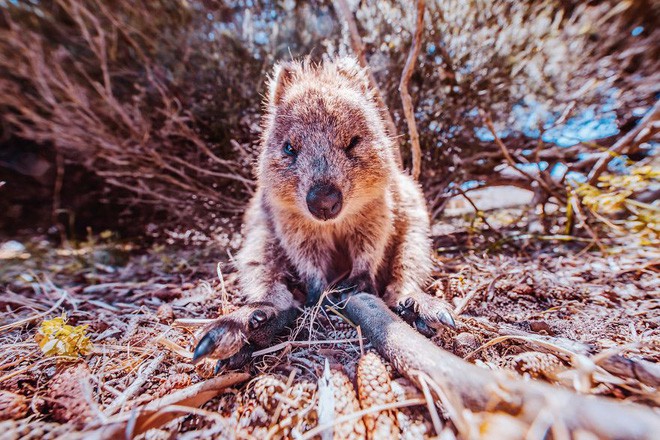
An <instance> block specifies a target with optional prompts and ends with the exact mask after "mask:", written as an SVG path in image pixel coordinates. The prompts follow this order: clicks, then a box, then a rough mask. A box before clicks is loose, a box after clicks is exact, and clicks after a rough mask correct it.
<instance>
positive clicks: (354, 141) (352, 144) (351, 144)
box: [346, 136, 360, 151]
mask: <svg viewBox="0 0 660 440" xmlns="http://www.w3.org/2000/svg"><path fill="white" fill-rule="evenodd" d="M359 143H360V136H353V138H352V139H351V141H350V142H349V143H348V147H346V151H351V150H352V149H353V148H355V146H356V145H357V144H359Z"/></svg>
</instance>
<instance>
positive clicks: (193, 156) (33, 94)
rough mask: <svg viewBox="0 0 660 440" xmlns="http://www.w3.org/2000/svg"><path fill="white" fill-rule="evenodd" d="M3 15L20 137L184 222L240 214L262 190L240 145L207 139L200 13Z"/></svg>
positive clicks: (21, 5)
mask: <svg viewBox="0 0 660 440" xmlns="http://www.w3.org/2000/svg"><path fill="white" fill-rule="evenodd" d="M1 12H2V18H1V20H0V41H1V42H2V43H0V69H2V71H3V72H5V73H4V74H3V75H2V76H1V77H0V109H2V113H3V120H4V121H5V123H6V124H7V126H9V127H10V129H11V132H12V134H13V135H15V136H18V137H21V138H24V139H29V140H33V141H36V142H39V143H42V144H50V145H53V146H54V147H55V148H56V150H57V151H58V152H59V153H61V154H62V155H63V156H64V157H65V158H66V159H67V160H68V161H72V162H77V163H81V164H84V165H85V166H86V167H87V168H88V169H89V170H91V171H93V172H94V173H96V174H98V175H99V176H101V177H102V178H103V179H104V180H105V181H106V182H107V183H108V184H110V185H113V186H115V187H120V188H124V189H127V190H129V191H130V192H131V193H132V194H134V195H135V198H134V200H133V202H139V203H153V204H157V205H158V206H165V207H166V208H165V211H166V212H167V213H168V214H172V215H176V216H177V217H180V218H181V217H185V216H186V215H190V214H192V213H194V209H195V207H201V206H203V207H205V208H207V209H209V210H216V211H224V212H232V211H233V212H236V211H238V210H240V208H241V205H242V202H243V200H244V199H245V195H244V193H245V192H249V191H250V188H251V182H250V180H249V175H250V168H249V167H246V166H245V164H244V163H241V162H240V159H241V155H240V154H239V153H240V151H237V150H240V148H239V144H238V143H236V142H234V143H233V144H232V143H231V142H230V139H228V138H223V139H216V140H218V141H222V142H218V143H213V142H212V141H213V140H209V139H205V138H204V136H203V135H202V134H200V130H199V126H198V123H197V121H196V117H195V115H194V114H193V112H192V111H191V103H190V98H189V95H191V94H192V92H193V90H194V89H192V86H193V85H194V84H193V83H194V81H195V80H196V79H198V78H199V77H200V76H201V75H202V72H204V70H205V69H204V68H203V67H202V66H200V65H199V64H198V63H201V62H203V61H206V62H208V60H204V59H202V60H200V59H199V50H200V49H199V47H198V46H199V45H198V41H197V40H199V35H198V34H199V33H198V30H197V24H196V20H197V15H198V13H197V12H196V10H195V9H194V7H193V6H191V5H188V6H186V4H185V3H181V2H178V1H169V0H162V1H160V0H157V1H150V2H142V3H140V4H139V6H138V5H136V4H134V3H133V2H130V1H127V0H125V1H118V2H111V3H108V2H104V1H100V0H99V1H91V2H83V1H79V0H61V1H60V0H58V1H52V2H51V1H47V2H40V3H38V4H33V3H32V2H17V3H16V5H13V4H12V5H10V6H9V7H7V8H3V10H2V11H1ZM227 58H228V59H229V58H230V57H229V56H228V57H227ZM218 73H219V74H220V75H221V74H222V72H221V71H220V72H216V74H218ZM216 98H218V99H221V98H222V96H216ZM232 145H233V146H232ZM218 188H223V190H222V191H219V190H218Z"/></svg>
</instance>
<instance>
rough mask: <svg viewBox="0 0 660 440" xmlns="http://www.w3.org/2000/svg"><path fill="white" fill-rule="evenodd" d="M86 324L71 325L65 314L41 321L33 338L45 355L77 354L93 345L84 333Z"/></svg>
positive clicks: (88, 351) (88, 350) (84, 353)
mask: <svg viewBox="0 0 660 440" xmlns="http://www.w3.org/2000/svg"><path fill="white" fill-rule="evenodd" d="M86 330H87V324H85V325H79V326H76V327H74V326H72V325H69V324H67V323H66V315H64V314H62V316H58V317H56V318H53V319H48V320H46V321H43V322H42V323H41V326H40V327H39V330H37V334H36V336H35V339H36V341H37V344H39V348H41V351H42V352H43V353H44V354H45V355H46V356H79V355H86V354H88V353H90V352H91V351H92V348H93V345H92V342H91V341H90V340H89V337H87V334H86Z"/></svg>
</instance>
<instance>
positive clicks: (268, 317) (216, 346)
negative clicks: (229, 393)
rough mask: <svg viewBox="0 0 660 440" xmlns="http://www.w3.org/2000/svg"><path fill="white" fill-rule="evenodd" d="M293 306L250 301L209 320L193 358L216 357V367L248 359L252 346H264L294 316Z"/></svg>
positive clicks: (238, 364) (238, 365)
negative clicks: (226, 313) (215, 318)
mask: <svg viewBox="0 0 660 440" xmlns="http://www.w3.org/2000/svg"><path fill="white" fill-rule="evenodd" d="M295 315H296V311H295V309H294V308H292V309H288V310H284V311H280V310H277V309H276V308H275V307H274V306H273V305H272V304H270V303H254V304H249V305H246V306H243V307H241V308H240V309H238V310H236V311H234V312H232V313H230V314H228V315H225V316H222V317H221V318H219V319H217V320H216V321H214V322H213V323H211V324H210V325H209V326H208V327H207V328H206V331H205V333H204V335H203V336H202V338H201V339H200V340H199V342H198V343H197V346H196V347H195V351H194V352H193V362H197V361H199V360H200V359H202V358H205V357H213V358H217V359H219V361H218V366H217V367H216V370H217V369H218V367H224V366H226V367H228V368H231V369H237V368H241V367H243V366H244V365H245V364H246V363H247V361H249V359H250V355H251V353H252V351H253V350H254V348H255V347H265V346H267V345H268V344H270V342H271V341H272V340H273V338H274V337H275V336H277V335H278V334H279V333H281V332H282V330H284V328H285V327H286V326H287V325H288V324H289V323H291V322H293V320H294V319H295Z"/></svg>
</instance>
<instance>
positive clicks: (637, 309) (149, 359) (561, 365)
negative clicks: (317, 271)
mask: <svg viewBox="0 0 660 440" xmlns="http://www.w3.org/2000/svg"><path fill="white" fill-rule="evenodd" d="M496 221H497V217H496V216H493V217H492V218H491V220H490V222H491V224H493V222H496ZM472 226H473V225H471V224H463V223H461V221H459V220H456V221H453V222H450V223H447V224H444V225H439V226H438V227H436V228H434V231H435V234H436V237H435V241H436V245H437V249H438V253H437V255H436V263H437V264H436V270H435V275H434V282H433V283H432V284H431V286H430V287H429V293H430V294H433V295H438V296H440V297H443V298H444V299H446V300H447V301H448V302H449V303H450V304H452V305H453V306H454V311H455V313H456V316H457V318H456V322H457V328H456V329H446V330H444V331H441V332H440V334H438V335H437V336H435V337H434V339H433V340H434V342H436V343H437V344H438V345H440V346H441V347H443V348H445V349H447V350H449V351H451V352H453V353H455V354H456V355H458V356H460V357H462V358H465V359H468V360H469V361H470V362H473V363H475V364H476V365H478V366H481V367H483V368H486V369H504V370H508V371H510V372H511V374H518V375H523V376H524V377H526V378H529V379H530V380H532V379H536V380H544V381H548V382H551V383H553V384H556V385H557V386H561V387H567V388H572V389H576V390H577V391H579V392H582V393H591V394H597V395H604V396H609V397H614V398H616V399H620V400H626V401H634V402H637V403H641V404H644V405H648V406H651V407H656V408H657V407H658V406H659V405H660V398H659V397H658V391H657V390H658V383H657V381H658V379H659V378H660V375H659V374H658V371H657V368H658V367H657V364H656V363H657V362H658V361H660V295H659V292H660V278H659V277H658V270H659V269H660V252H658V251H657V249H653V248H650V247H644V246H640V245H638V244H637V242H636V241H635V240H633V239H625V238H624V239H620V240H618V241H617V242H609V243H608V244H607V250H608V253H607V254H605V255H604V254H602V253H600V252H596V251H595V250H594V249H593V248H592V249H586V247H587V245H588V243H585V242H582V241H580V240H577V241H573V240H571V241H567V240H566V239H565V237H560V236H557V237H546V236H538V237H530V236H528V235H525V234H514V233H507V234H506V235H505V237H506V238H503V236H500V237H498V236H495V237H488V236H486V235H483V234H479V233H474V232H473V230H472V229H471V228H472ZM500 233H501V232H500ZM175 235H176V234H175ZM240 241H241V237H240V234H238V233H230V234H216V235H215V236H213V237H212V241H211V242H205V241H204V240H202V239H200V240H197V241H196V239H195V237H194V234H192V235H191V234H189V235H188V236H186V234H178V235H176V236H174V238H173V239H171V240H170V243H167V241H164V244H155V245H150V246H149V247H146V248H145V247H139V246H137V245H135V244H132V243H126V242H123V241H121V240H119V239H117V238H116V237H115V236H113V235H112V234H110V233H105V234H101V235H99V236H95V237H93V239H88V240H86V241H84V242H78V243H70V244H69V245H68V246H66V247H60V248H55V247H53V246H52V245H51V244H50V243H49V242H47V241H44V240H40V239H37V238H32V239H30V240H23V241H20V242H13V243H10V244H9V245H7V242H5V244H4V245H3V247H2V248H0V258H1V259H0V280H1V284H0V292H1V296H0V307H2V315H1V317H0V420H1V421H0V438H1V439H13V438H83V437H84V438H113V437H114V438H117V437H121V435H123V433H125V434H127V435H137V436H138V438H148V439H161V438H162V439H166V438H184V439H193V438H212V437H217V438H251V437H253V436H259V437H260V438H282V437H290V438H313V437H314V436H315V435H317V434H318V433H319V429H317V430H316V431H314V429H315V428H316V427H318V425H319V420H320V419H322V420H327V415H326V416H324V415H323V414H322V412H323V408H322V405H321V404H320V402H322V400H323V393H324V392H326V391H327V386H328V385H327V384H328V383H330V384H332V385H333V386H332V387H331V390H333V392H334V393H335V396H336V399H337V396H339V398H340V399H343V400H341V402H342V404H341V405H335V419H334V420H335V437H334V438H363V437H364V435H365V434H368V435H369V436H370V437H372V438H378V436H379V434H378V433H381V434H382V433H383V432H387V433H389V434H388V435H398V434H400V433H401V432H403V434H402V436H403V438H426V437H430V436H433V435H435V433H434V429H438V426H437V422H436V423H434V420H433V417H432V414H431V412H429V406H428V405H427V403H428V402H424V401H423V400H424V399H423V396H422V395H421V394H420V392H419V391H417V390H416V389H414V387H412V385H411V384H410V383H409V382H407V380H406V379H403V378H401V377H400V376H399V375H398V373H397V372H396V371H395V370H394V369H393V368H392V367H391V366H389V365H387V363H386V362H384V361H383V360H381V359H380V358H379V357H377V356H375V355H373V354H366V353H370V351H369V349H370V346H369V343H368V341H366V340H364V339H362V338H361V336H360V334H361V333H360V330H359V329H356V328H354V327H353V326H352V325H351V323H350V322H347V320H345V319H344V318H343V317H342V315H341V311H339V310H322V309H321V308H319V307H316V308H313V309H307V310H305V311H303V312H302V314H301V316H300V318H299V319H298V321H297V323H296V326H295V328H294V329H291V331H290V332H289V333H287V334H285V335H282V337H281V338H280V339H279V340H278V341H276V343H275V345H274V346H273V347H272V348H269V349H265V350H262V351H260V352H257V354H258V355H257V356H256V357H255V358H254V362H253V364H252V365H251V367H250V369H249V373H250V374H249V376H246V375H242V374H234V375H233V376H232V374H231V373H225V372H223V373H221V374H220V375H219V376H216V379H214V374H213V367H214V363H213V362H211V361H208V362H203V363H201V364H198V365H193V364H192V363H191V350H192V348H193V347H194V344H195V338H196V333H198V332H199V330H200V328H201V327H202V326H203V325H204V323H205V322H207V321H205V320H208V319H211V318H213V317H216V316H218V315H219V314H222V313H227V312H228V311H231V310H232V308H233V307H235V306H236V304H235V303H234V300H233V298H234V295H233V293H234V292H235V285H236V279H235V278H236V277H235V273H234V272H233V269H232V267H231V263H230V261H231V255H232V253H233V252H235V251H236V249H237V248H238V247H239V246H240ZM186 242H187V243H186ZM62 314H65V315H66V320H67V322H68V324H70V325H72V326H79V325H85V326H86V328H85V330H84V332H85V334H86V335H87V336H88V337H89V339H90V342H91V344H92V345H91V346H90V348H89V350H87V353H86V354H83V355H77V354H76V355H74V356H63V355H55V356H52V355H46V354H44V352H43V351H42V349H41V348H40V346H39V345H38V343H37V339H35V337H37V335H38V334H39V329H40V326H42V324H43V323H44V321H48V320H50V319H52V318H56V317H58V316H61V315H62ZM326 365H327V366H326ZM358 365H359V366H358ZM326 368H327V369H326ZM223 381H225V382H223ZM232 382H233V383H232ZM226 385H228V386H226ZM204 387H206V388H204ZM209 387H210V388H209ZM214 387H215V388H214ZM209 390H210V391H209ZM324 390H326V391H324ZM186 399H187V400H186ZM335 401H337V400H335ZM397 402H398V403H397ZM374 405H389V407H388V409H386V410H383V411H381V412H378V411H375V410H369V408H372V407H373V406H374ZM147 409H149V411H150V412H148V413H147V416H146V417H145V416H144V414H145V411H146V410H147ZM360 410H364V411H362V413H360V412H359V411H360ZM462 413H463V416H464V420H467V421H468V423H467V424H466V425H463V427H462V428H460V427H457V426H456V424H455V423H453V421H452V417H451V414H450V412H448V411H447V408H440V419H441V421H442V422H443V423H442V426H443V427H442V428H441V431H442V432H441V433H440V434H441V437H442V438H467V437H472V438H475V437H481V438H504V437H502V436H503V435H505V436H507V437H508V438H515V435H514V434H512V432H513V431H511V429H512V428H511V426H514V425H515V421H513V420H505V421H504V424H503V425H502V424H501V420H499V419H497V420H496V419H493V418H492V417H491V418H489V417H486V416H485V415H483V414H471V413H469V411H468V410H467V409H463V412H462ZM342 417H344V418H342ZM466 426H467V427H466ZM379 429H380V430H381V431H378V430H379ZM382 430H386V431H382ZM466 430H467V431H466ZM505 433H508V434H505ZM542 434H543V435H545V431H543V432H542ZM540 438H542V436H541V437H540Z"/></svg>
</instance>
